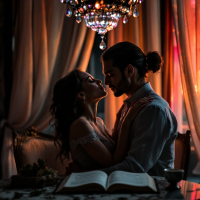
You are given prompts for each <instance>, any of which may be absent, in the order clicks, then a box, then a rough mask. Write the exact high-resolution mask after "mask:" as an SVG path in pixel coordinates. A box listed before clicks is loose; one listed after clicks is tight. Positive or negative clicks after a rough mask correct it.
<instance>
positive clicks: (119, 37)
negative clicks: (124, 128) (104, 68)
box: [105, 0, 162, 130]
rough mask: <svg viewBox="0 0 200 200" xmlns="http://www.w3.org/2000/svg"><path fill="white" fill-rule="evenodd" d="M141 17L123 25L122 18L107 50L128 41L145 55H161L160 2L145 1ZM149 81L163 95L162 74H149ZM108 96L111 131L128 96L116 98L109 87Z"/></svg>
mask: <svg viewBox="0 0 200 200" xmlns="http://www.w3.org/2000/svg"><path fill="white" fill-rule="evenodd" d="M137 9H138V12H139V16H138V17H137V18H134V17H129V18H128V20H129V21H128V23H127V24H123V22H122V20H123V17H122V18H120V20H119V23H118V26H117V27H116V28H114V29H113V30H112V31H109V32H108V40H107V46H108V47H107V48H109V47H111V46H113V45H114V44H116V43H118V42H123V41H128V42H132V43H133V44H135V45H137V46H138V47H140V48H141V49H142V50H143V51H144V52H145V53H147V52H148V51H158V52H159V53H161V38H160V35H161V33H160V0H151V1H143V2H142V3H141V4H138V5H137ZM147 80H148V81H149V82H150V83H151V85H152V87H153V89H154V90H155V92H156V93H157V94H159V95H162V74H161V73H160V72H158V73H156V74H153V73H149V74H148V78H147ZM106 91H108V95H107V97H106V99H105V124H106V127H107V128H108V129H109V130H112V129H113V127H114V123H115V119H116V114H117V112H118V110H119V109H120V108H121V106H122V104H123V100H124V99H126V96H125V95H123V96H120V97H118V98H116V97H115V96H114V95H113V92H112V91H111V90H110V88H109V87H108V86H107V87H106Z"/></svg>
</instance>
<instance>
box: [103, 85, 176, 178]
mask: <svg viewBox="0 0 200 200" xmlns="http://www.w3.org/2000/svg"><path fill="white" fill-rule="evenodd" d="M147 96H151V97H152V98H153V101H152V102H151V103H150V104H148V105H147V106H145V107H144V108H143V109H142V110H141V111H140V113H139V114H138V116H137V117H136V119H135V120H134V122H133V124H132V125H131V131H130V143H129V146H130V148H129V151H128V153H127V157H126V158H125V159H124V161H123V162H121V163H119V164H117V165H115V166H112V167H110V168H105V169H102V171H104V172H106V173H107V174H110V173H111V172H113V171H116V170H123V171H129V172H141V173H143V172H147V173H148V174H149V175H152V176H164V174H163V173H164V172H163V170H164V169H165V168H173V167H174V140H175V139H176V137H177V121H176V118H175V116H174V114H173V113H172V111H171V110H170V108H169V105H168V103H167V102H166V101H165V100H164V99H163V98H161V97H160V96H159V95H158V94H156V93H155V92H154V90H153V89H152V88H151V86H150V84H149V83H146V84H145V85H144V86H142V87H141V88H140V89H139V90H137V91H136V92H135V93H134V94H133V95H132V96H131V97H130V98H129V99H127V100H126V103H127V105H129V106H130V105H131V103H132V102H133V101H138V100H139V99H141V98H143V97H147Z"/></svg>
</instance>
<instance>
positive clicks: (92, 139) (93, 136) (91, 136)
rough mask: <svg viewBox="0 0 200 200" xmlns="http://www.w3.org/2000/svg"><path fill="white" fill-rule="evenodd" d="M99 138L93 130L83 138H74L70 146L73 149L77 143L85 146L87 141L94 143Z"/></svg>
mask: <svg viewBox="0 0 200 200" xmlns="http://www.w3.org/2000/svg"><path fill="white" fill-rule="evenodd" d="M97 140H99V138H98V137H97V135H96V133H94V132H92V133H88V134H87V135H85V136H84V137H82V138H78V139H77V140H72V141H71V142H70V148H71V150H72V151H73V150H75V149H76V147H77V145H79V144H80V145H81V146H83V145H84V144H87V143H93V142H95V141H97Z"/></svg>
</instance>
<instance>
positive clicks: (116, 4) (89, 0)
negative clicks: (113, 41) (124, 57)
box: [60, 0, 143, 50]
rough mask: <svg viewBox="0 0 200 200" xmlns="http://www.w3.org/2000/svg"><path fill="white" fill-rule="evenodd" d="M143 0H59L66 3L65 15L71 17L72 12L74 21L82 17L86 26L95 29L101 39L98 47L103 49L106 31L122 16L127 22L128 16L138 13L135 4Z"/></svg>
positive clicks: (115, 25)
mask: <svg viewBox="0 0 200 200" xmlns="http://www.w3.org/2000/svg"><path fill="white" fill-rule="evenodd" d="M142 1H143V0H115V1H111V0H60V2H61V3H67V10H66V12H65V15H66V16H67V17H71V15H72V12H74V15H75V16H76V22H77V23H80V22H81V18H82V17H84V19H85V23H86V26H87V27H88V28H91V29H92V30H93V31H97V32H98V33H99V34H100V37H101V39H102V41H101V43H100V45H99V48H100V49H102V50H104V49H105V48H106V44H105V42H104V40H103V39H104V36H105V34H106V33H107V32H108V31H111V30H112V29H113V28H115V27H117V25H118V21H119V18H120V17H121V16H123V23H124V24H126V23H127V22H128V17H127V16H129V17H130V16H131V15H133V17H137V16H138V15H139V13H138V10H137V7H136V5H137V4H138V3H142Z"/></svg>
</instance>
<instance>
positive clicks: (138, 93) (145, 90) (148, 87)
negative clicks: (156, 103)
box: [124, 82, 154, 106]
mask: <svg viewBox="0 0 200 200" xmlns="http://www.w3.org/2000/svg"><path fill="white" fill-rule="evenodd" d="M152 91H154V90H153V88H152V87H151V85H150V83H149V82H148V83H146V84H145V85H143V86H142V87H141V88H139V89H138V90H137V91H136V92H135V93H134V94H133V95H132V96H131V97H129V98H127V99H125V100H124V103H127V104H128V106H130V104H132V103H133V102H134V101H138V100H139V99H141V98H142V97H145V95H146V94H147V93H148V92H152Z"/></svg>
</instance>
